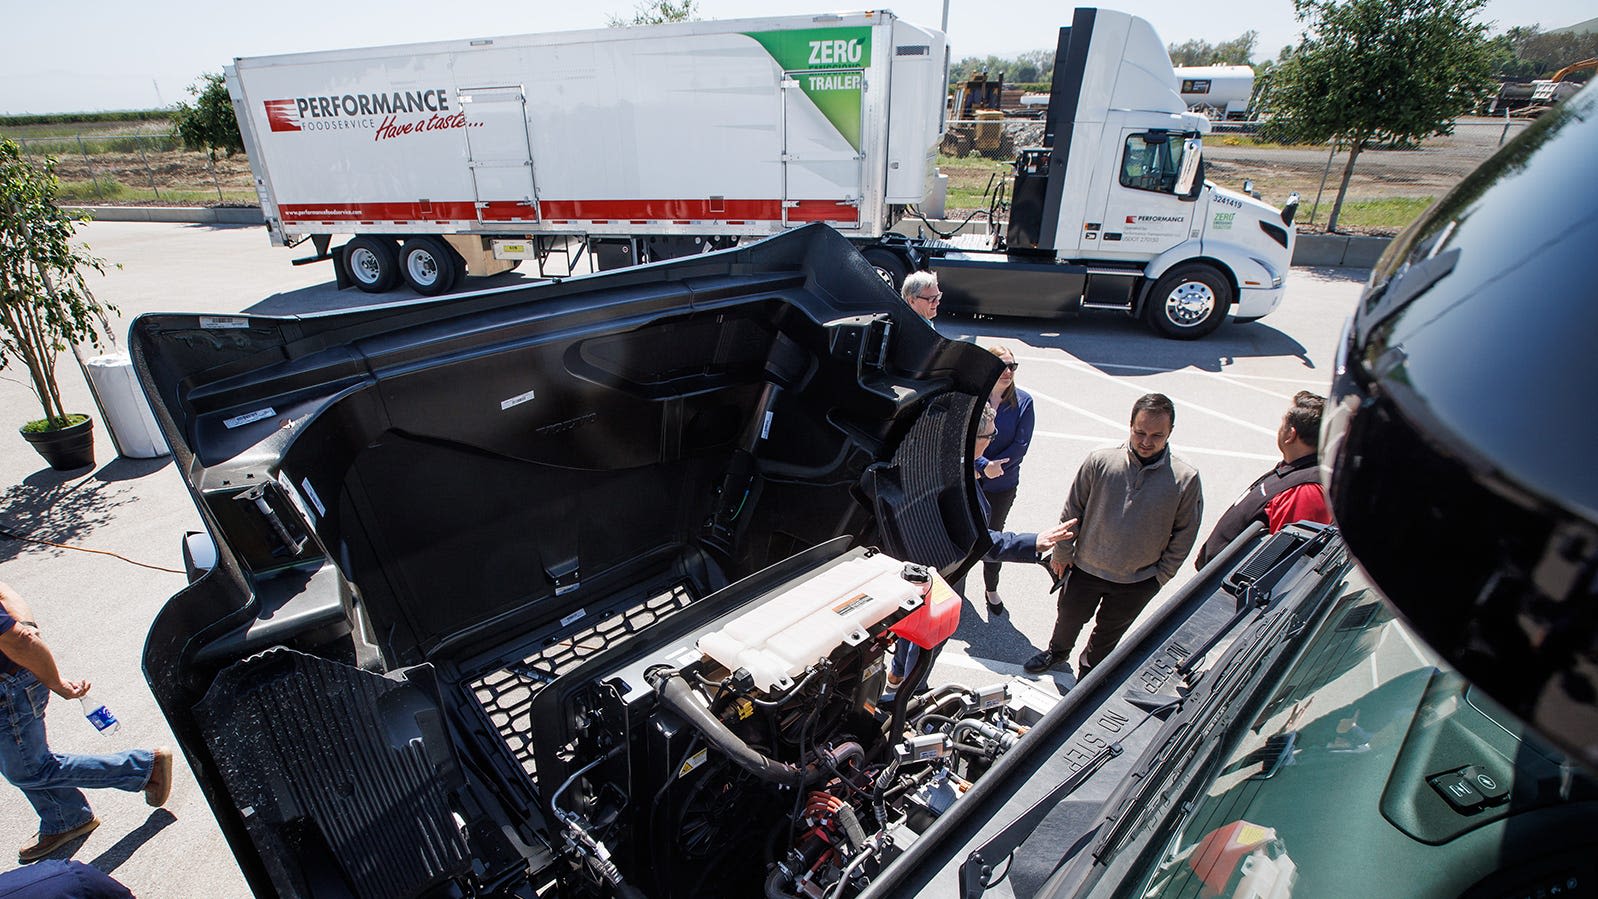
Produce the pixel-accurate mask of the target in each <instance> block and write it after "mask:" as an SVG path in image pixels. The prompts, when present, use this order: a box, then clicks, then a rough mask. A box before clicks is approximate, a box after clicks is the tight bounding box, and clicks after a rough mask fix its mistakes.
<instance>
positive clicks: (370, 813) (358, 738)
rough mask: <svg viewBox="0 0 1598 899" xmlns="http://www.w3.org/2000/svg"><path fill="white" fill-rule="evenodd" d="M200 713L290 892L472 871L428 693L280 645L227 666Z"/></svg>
mask: <svg viewBox="0 0 1598 899" xmlns="http://www.w3.org/2000/svg"><path fill="white" fill-rule="evenodd" d="M195 712H196V717H197V719H198V720H199V722H200V726H201V730H202V732H203V734H204V737H205V740H206V743H207V745H208V746H209V747H210V749H211V751H212V754H213V755H214V756H215V757H216V758H218V759H222V760H225V762H224V763H223V764H222V765H221V766H220V768H221V772H222V777H223V780H224V781H225V782H226V784H227V790H228V793H229V795H230V796H231V798H232V799H233V801H234V802H235V803H236V804H237V806H238V807H239V810H240V814H241V816H242V817H243V819H244V823H245V827H246V829H247V830H248V831H249V833H250V837H251V838H252V839H253V841H254V842H255V846H256V848H257V850H258V851H259V853H260V856H261V859H262V861H263V862H264V863H265V866H266V869H267V871H268V872H269V874H270V875H271V878H272V883H273V886H274V887H275V888H276V890H277V892H278V894H279V895H281V896H285V897H311V896H317V897H321V896H357V897H360V899H390V897H394V899H398V897H410V896H417V895H421V894H422V893H424V892H426V891H427V890H429V889H431V888H432V887H433V886H435V885H437V884H439V883H442V882H444V881H447V880H449V879H450V878H453V877H457V876H460V875H462V874H464V873H466V871H467V870H468V868H469V865H470V862H469V855H468V850H467V846H466V843H465V840H464V838H463V837H462V835H461V831H460V828H459V826H458V825H457V824H456V823H455V818H454V816H453V815H452V814H451V810H450V806H449V802H448V796H449V794H450V792H451V791H452V790H453V789H454V788H455V787H456V786H458V785H459V783H460V776H459V772H458V769H457V768H456V767H455V765H454V763H453V761H451V756H450V755H449V749H448V740H447V738H446V736H445V734H444V730H443V725H442V719H441V714H440V710H439V708H438V705H437V703H436V701H435V700H434V699H433V698H432V697H431V696H429V695H427V693H426V692H425V691H423V690H421V689H418V688H417V687H415V686H413V685H410V684H407V683H404V682H401V681H396V680H393V679H390V678H387V677H383V676H380V675H377V674H372V673H370V672H367V671H363V670H361V669H359V668H354V667H351V666H349V665H343V664H339V663H337V662H331V661H328V660H326V659H321V658H317V657H315V656H309V655H305V654H303V653H298V652H294V651H293V650H288V649H281V648H279V649H273V650H270V651H268V652H265V653H262V654H261V655H258V656H253V657H251V658H249V659H246V660H244V661H242V662H238V663H235V664H233V665H230V666H229V667H227V668H226V669H224V670H223V671H222V673H221V674H219V675H218V676H217V678H216V681H215V682H214V683H213V684H212V685H211V689H210V690H209V691H208V692H207V694H206V696H205V698H204V699H203V700H201V701H200V703H199V704H198V705H197V706H196V707H195Z"/></svg>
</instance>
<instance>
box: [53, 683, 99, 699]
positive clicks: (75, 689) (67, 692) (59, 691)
mask: <svg viewBox="0 0 1598 899" xmlns="http://www.w3.org/2000/svg"><path fill="white" fill-rule="evenodd" d="M89 687H90V684H89V682H88V681H86V680H64V681H62V682H61V683H59V684H57V685H56V686H54V687H51V688H50V692H52V693H54V694H55V695H57V696H59V697H61V698H62V699H77V698H78V697H80V696H87V695H89Z"/></svg>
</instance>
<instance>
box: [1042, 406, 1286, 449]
mask: <svg viewBox="0 0 1598 899" xmlns="http://www.w3.org/2000/svg"><path fill="white" fill-rule="evenodd" d="M1032 396H1033V397H1034V398H1036V397H1037V394H1035V393H1034V394H1033V395H1032ZM1032 436H1033V437H1052V438H1054V439H1056V440H1076V441H1081V442H1084V443H1095V444H1099V445H1102V446H1113V445H1114V444H1115V442H1116V440H1117V438H1115V437H1100V436H1097V435H1092V434H1062V433H1060V432H1059V431H1033V432H1032ZM1120 439H1124V438H1120ZM1171 446H1172V447H1173V448H1174V449H1175V450H1176V454H1177V455H1178V456H1184V455H1189V454H1191V455H1195V456H1225V457H1227V458H1228V459H1252V460H1255V461H1258V462H1280V461H1282V457H1281V456H1280V455H1275V456H1268V455H1265V454H1264V453H1244V452H1239V451H1237V450H1223V449H1209V448H1207V447H1202V446H1190V445H1188V444H1186V443H1173V444H1172V445H1171Z"/></svg>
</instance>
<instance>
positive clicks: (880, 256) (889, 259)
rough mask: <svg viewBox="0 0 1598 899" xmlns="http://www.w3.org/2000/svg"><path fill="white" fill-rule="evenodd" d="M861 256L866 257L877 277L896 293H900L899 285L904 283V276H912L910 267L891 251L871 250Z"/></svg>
mask: <svg viewBox="0 0 1598 899" xmlns="http://www.w3.org/2000/svg"><path fill="white" fill-rule="evenodd" d="M861 255H863V256H865V257H866V261H867V262H869V263H871V267H872V268H874V269H876V270H877V277H879V278H881V279H882V280H883V283H885V284H887V285H888V286H889V287H891V288H893V292H894V293H898V292H899V285H901V284H903V283H904V276H905V275H908V274H910V267H909V266H908V265H905V264H904V260H903V259H900V258H899V254H898V253H895V252H893V251H891V250H879V249H870V250H866V251H865V252H864V253H862V254H861Z"/></svg>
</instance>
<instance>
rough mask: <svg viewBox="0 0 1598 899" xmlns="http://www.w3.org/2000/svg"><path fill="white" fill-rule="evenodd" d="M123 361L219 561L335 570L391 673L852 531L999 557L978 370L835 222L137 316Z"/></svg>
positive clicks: (948, 554) (716, 577) (984, 365)
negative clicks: (598, 602)
mask: <svg viewBox="0 0 1598 899" xmlns="http://www.w3.org/2000/svg"><path fill="white" fill-rule="evenodd" d="M132 345H133V351H134V355H135V365H136V367H137V370H138V371H139V373H140V375H141V377H142V378H143V380H144V383H145V385H146V390H147V393H149V395H150V396H151V399H152V405H153V406H154V407H155V408H156V410H157V414H158V417H159V418H160V419H162V422H163V425H164V426H165V428H166V430H167V432H168V433H167V436H168V439H169V440H170V442H171V444H172V445H173V447H174V449H175V451H176V453H177V457H178V459H179V463H180V465H181V466H182V468H183V470H184V471H185V473H186V476H187V477H186V479H187V480H188V481H189V483H190V485H191V487H192V488H193V489H194V490H195V492H196V494H197V498H198V499H199V500H200V506H201V509H202V513H203V514H205V515H206V516H207V518H208V519H209V522H210V523H211V524H212V525H213V527H212V530H213V532H215V533H217V534H219V536H220V537H221V540H219V542H221V543H224V544H226V545H225V546H222V547H219V549H220V552H221V555H222V556H223V562H224V565H225V566H227V567H230V568H231V569H232V570H233V571H234V572H236V574H237V576H238V577H239V579H240V580H241V581H243V582H245V583H247V584H249V585H250V586H249V587H248V588H247V589H249V590H251V591H252V592H253V591H258V590H260V589H263V588H265V587H266V585H267V582H269V581H271V580H273V579H275V578H277V579H280V578H282V577H284V575H285V573H286V572H289V571H296V570H302V569H304V568H306V567H308V566H320V565H321V564H323V561H324V560H331V561H332V562H333V563H335V564H336V565H337V567H338V569H339V571H340V572H341V573H342V574H343V576H344V579H345V580H346V581H347V582H348V588H349V591H350V592H351V593H352V595H353V597H354V601H357V602H359V603H360V604H361V606H362V607H363V609H364V614H365V616H366V618H367V623H368V626H369V628H370V631H371V636H372V639H373V642H375V643H376V645H377V646H378V647H379V649H380V650H381V651H382V653H383V655H384V657H385V661H386V662H387V664H389V665H398V664H414V663H417V662H420V661H423V660H426V659H428V658H430V657H432V655H433V654H434V653H435V652H437V651H438V650H439V649H440V647H443V646H445V645H446V644H464V645H470V644H473V643H476V642H478V641H479V640H489V639H493V638H496V637H497V636H498V635H502V634H503V633H504V632H505V630H506V629H507V628H514V629H524V628H532V627H537V626H540V625H548V624H550V623H552V622H557V621H558V622H564V621H567V620H569V619H571V618H572V616H579V617H580V616H581V615H583V614H585V608H586V607H587V605H588V604H589V603H590V602H592V601H594V600H595V599H598V598H611V597H616V596H618V595H623V594H632V593H636V594H637V595H641V596H647V595H653V594H655V593H658V592H660V591H663V590H669V589H671V588H672V585H674V584H680V583H683V582H684V581H688V582H691V583H693V584H695V585H697V587H698V589H700V590H703V591H705V592H708V591H710V590H714V589H717V588H718V587H720V586H722V585H725V584H726V583H728V582H730V581H733V580H736V579H738V578H740V577H743V576H746V575H748V574H750V573H752V572H754V571H758V570H760V569H761V568H763V567H765V566H767V565H769V564H772V563H773V562H776V561H779V560H781V559H783V558H785V557H787V556H789V555H792V554H793V553H796V552H799V551H801V550H803V549H805V548H807V547H810V546H813V545H816V544H818V543H822V542H825V541H827V540H829V539H831V538H833V537H835V536H837V535H840V534H856V535H865V536H864V537H863V539H864V540H865V541H866V542H875V543H879V544H882V545H884V548H885V549H890V551H894V552H897V553H900V554H901V555H903V556H904V557H906V558H915V559H918V560H922V561H925V562H926V563H928V564H932V565H934V566H936V567H940V568H944V569H946V570H948V571H950V572H953V571H955V570H956V569H961V570H963V568H962V566H964V565H968V564H969V563H970V561H971V560H972V559H973V558H975V555H976V554H979V553H980V552H981V551H982V549H983V548H984V545H982V544H983V537H984V536H985V531H984V530H983V529H982V528H981V526H980V519H979V518H978V517H977V515H976V503H975V497H974V492H973V491H974V487H973V486H972V484H971V479H970V477H969V461H970V460H969V453H970V433H971V428H972V427H974V425H973V421H974V419H975V410H976V408H977V407H976V403H977V402H978V398H979V397H980V396H981V395H982V393H983V392H984V391H985V390H986V387H987V385H988V384H989V383H991V382H992V380H993V377H994V375H995V373H996V368H995V366H994V364H993V363H992V360H991V357H990V354H987V353H985V352H983V351H982V350H980V349H979V348H977V347H975V346H972V345H969V344H960V343H951V342H948V341H944V340H942V339H941V338H939V337H938V336H937V334H936V333H935V332H934V331H933V330H932V329H931V328H930V327H928V326H927V325H926V323H924V322H923V321H922V320H921V319H920V318H919V317H918V316H916V315H914V313H912V312H911V311H910V310H909V309H908V308H907V307H905V306H904V305H903V304H902V303H901V302H900V301H899V300H898V299H897V297H896V296H894V295H893V293H892V291H891V290H890V289H889V288H887V287H886V286H885V285H884V284H883V283H882V281H881V280H880V279H879V278H878V277H877V276H876V275H875V273H874V272H873V271H872V270H871V268H870V266H869V265H868V264H866V263H865V262H864V260H863V259H861V258H860V257H859V256H858V255H857V254H855V253H854V252H853V250H852V249H851V248H850V247H849V246H848V244H847V242H846V241H845V240H844V239H843V238H841V237H840V236H838V235H837V234H836V233H835V232H833V231H831V230H830V229H826V228H824V227H821V226H815V227H810V228H805V229H801V230H799V231H795V232H791V233H789V234H786V235H782V236H780V237H777V238H773V239H771V240H768V241H764V242H762V243H760V244H758V245H755V246H752V247H749V248H746V249H740V250H733V251H726V252H721V253H715V254H708V255H705V256H702V257H696V258H693V259H686V260H678V261H674V262H671V263H665V264H661V265H654V266H645V267H641V268H637V269H630V270H624V271H619V272H613V273H607V274H605V275H601V276H594V277H591V278H577V279H571V280H569V281H566V282H563V283H552V284H547V285H541V286H535V287H518V288H506V289H502V290H496V291H487V292H483V293H479V294H472V295H466V296H459V297H450V298H447V299H442V300H423V301H417V302H411V303H400V304H394V305H390V306H383V307H373V308H369V309H361V310H355V311H351V312H341V313H333V314H328V315H317V316H306V317H295V318H262V317H249V318H239V319H234V320H228V321H227V322H226V323H225V326H222V327H219V326H218V323H217V319H215V318H214V317H211V318H203V317H200V316H195V315H148V316H143V317H141V318H140V319H139V320H138V321H137V322H135V324H134V327H133V335H132ZM912 434H915V435H920V436H916V437H912ZM907 437H911V439H910V441H909V442H908V443H907V442H906V440H907ZM252 490H253V491H255V492H253V493H252V492H250V491H252ZM267 510H270V512H272V513H274V514H272V515H269V514H267ZM962 512H963V513H964V514H961V513H962ZM274 517H275V518H276V519H277V521H276V523H274V521H273V520H272V519H273V518H274ZM879 525H885V527H879Z"/></svg>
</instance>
